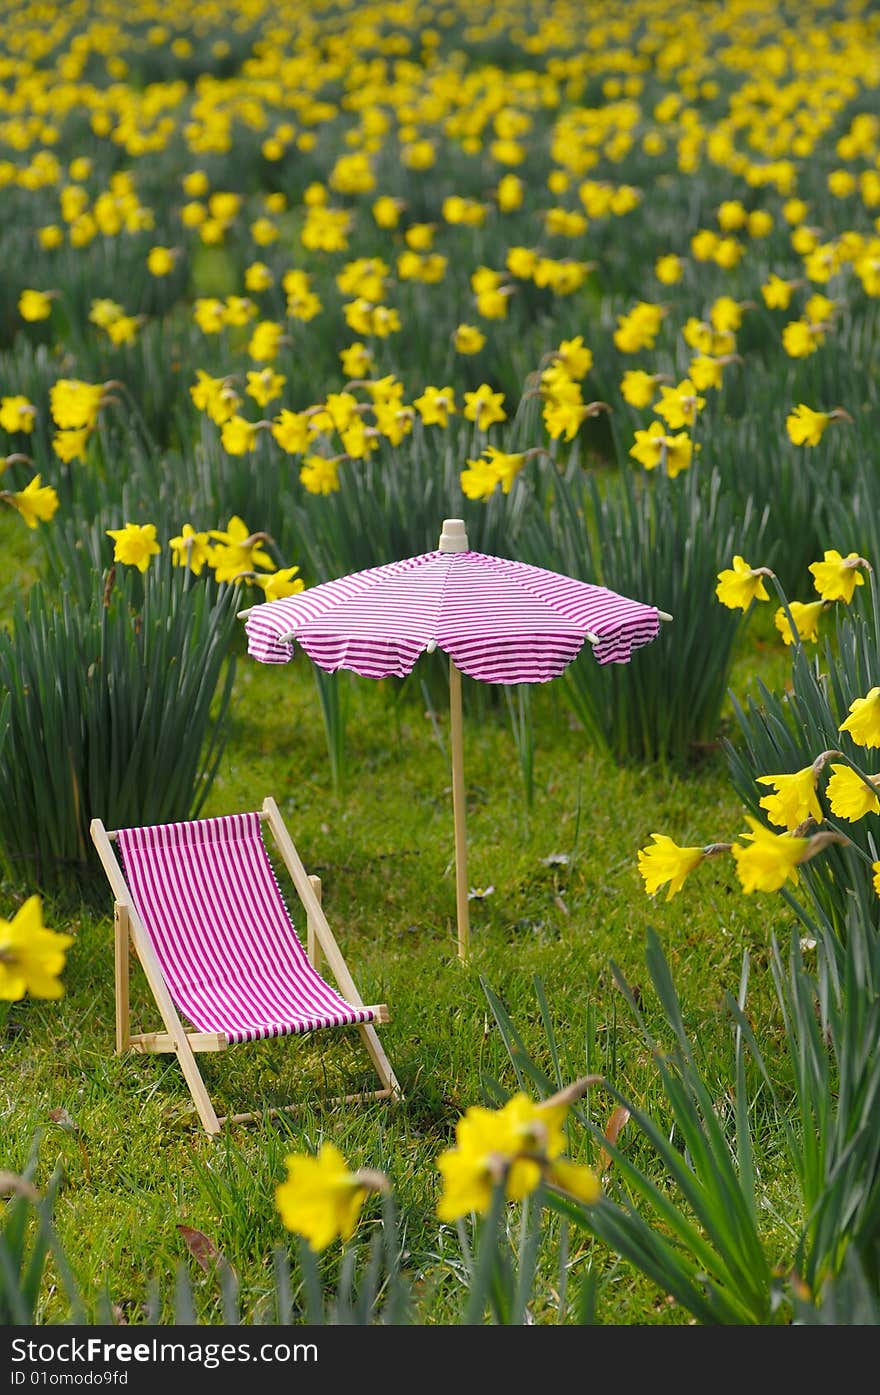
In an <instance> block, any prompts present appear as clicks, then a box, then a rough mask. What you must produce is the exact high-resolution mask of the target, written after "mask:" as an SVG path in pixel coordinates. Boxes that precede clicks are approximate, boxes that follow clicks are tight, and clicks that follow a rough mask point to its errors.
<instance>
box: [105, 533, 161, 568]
mask: <svg viewBox="0 0 880 1395" xmlns="http://www.w3.org/2000/svg"><path fill="white" fill-rule="evenodd" d="M107 536H108V538H112V539H113V541H114V543H115V547H114V549H113V560H114V562H122V563H123V565H124V566H127V567H137V569H138V571H139V572H145V571H146V570H147V567H148V566H149V565H150V559H151V558H152V557H156V556H157V555H158V554H159V553H160V552H161V551H162V549H161V547H160V546H159V544H158V542H157V541H156V525H155V523H144V524H140V523H126V525H125V527H124V528H108V529H107Z"/></svg>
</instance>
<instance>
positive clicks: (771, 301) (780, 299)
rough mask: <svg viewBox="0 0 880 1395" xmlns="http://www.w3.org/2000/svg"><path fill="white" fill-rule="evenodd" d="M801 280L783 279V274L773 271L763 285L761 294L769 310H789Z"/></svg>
mask: <svg viewBox="0 0 880 1395" xmlns="http://www.w3.org/2000/svg"><path fill="white" fill-rule="evenodd" d="M802 284H803V283H802V282H801V281H783V279H782V277H781V276H777V275H776V273H775V272H772V273H771V274H770V276H769V277H768V278H767V280H766V281H765V282H764V284H763V286H762V287H761V295H762V296H763V298H764V304H765V305H766V306H767V309H768V310H787V309H788V307H789V305H790V304H791V298H792V296H793V295H794V292H795V291H796V290H797V288H798V286H800V285H802Z"/></svg>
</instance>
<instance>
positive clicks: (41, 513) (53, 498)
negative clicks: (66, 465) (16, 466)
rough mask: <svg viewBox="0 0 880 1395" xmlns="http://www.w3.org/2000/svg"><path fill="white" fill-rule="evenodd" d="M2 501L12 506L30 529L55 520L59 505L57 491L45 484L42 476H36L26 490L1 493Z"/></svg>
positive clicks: (26, 486)
mask: <svg viewBox="0 0 880 1395" xmlns="http://www.w3.org/2000/svg"><path fill="white" fill-rule="evenodd" d="M0 499H4V500H5V501H6V503H7V504H11V506H12V507H13V508H14V509H15V510H16V511H17V512H18V513H19V514H21V516H22V518H23V519H24V521H25V523H26V524H27V526H28V527H29V528H36V526H37V524H38V523H48V522H49V521H50V520H51V519H52V518H54V516H55V514H56V512H57V510H58V504H59V499H58V494H57V492H56V490H54V489H53V488H52V486H51V485H50V484H43V483H42V477H41V476H40V475H34V477H33V479H32V480H31V481H30V483H29V484H26V485H25V487H24V489H18V490H16V491H14V492H12V491H7V490H4V491H3V492H2V493H0Z"/></svg>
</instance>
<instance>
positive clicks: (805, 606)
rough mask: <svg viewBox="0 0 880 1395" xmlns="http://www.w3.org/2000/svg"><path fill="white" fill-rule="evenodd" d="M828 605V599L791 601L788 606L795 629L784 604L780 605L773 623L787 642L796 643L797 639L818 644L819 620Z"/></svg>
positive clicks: (787, 643)
mask: <svg viewBox="0 0 880 1395" xmlns="http://www.w3.org/2000/svg"><path fill="white" fill-rule="evenodd" d="M827 605H828V602H827V601H806V602H804V601H789V603H788V608H789V610H790V611H791V619H792V621H794V631H792V627H791V623H790V621H789V618H788V616H787V615H786V613H785V608H784V606H780V607H779V609H778V610H777V612H776V614H775V615H774V617H773V623H774V624H775V626H776V628H777V630H778V631H779V633H780V634H781V635H782V638H783V640H784V642H785V644H786V645H789V644H794V642H795V640H799V641H800V642H801V643H810V644H816V643H817V642H818V639H819V620H820V618H821V616H822V613H823V612H824V611H825V609H826V608H827Z"/></svg>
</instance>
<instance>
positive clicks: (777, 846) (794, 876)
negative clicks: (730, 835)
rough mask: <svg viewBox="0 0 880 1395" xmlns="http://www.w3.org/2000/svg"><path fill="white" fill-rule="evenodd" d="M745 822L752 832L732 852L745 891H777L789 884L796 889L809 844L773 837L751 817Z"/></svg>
mask: <svg viewBox="0 0 880 1395" xmlns="http://www.w3.org/2000/svg"><path fill="white" fill-rule="evenodd" d="M746 822H747V823H748V825H749V828H750V830H751V832H749V833H743V834H741V835H740V837H741V838H742V839H743V842H740V843H734V845H733V847H732V849H731V851H732V853H733V856H734V858H735V860H736V872H737V876H738V877H739V880H740V884H741V885H742V889H743V891H745V892H746V893H750V892H753V891H778V890H779V889H780V887H782V886H784V885H785V883H786V882H787V881H791V882H793V883H794V884H795V885H796V884H797V880H798V873H797V868H798V865H799V864H800V863H801V862H803V861H804V860H805V855H806V853H807V852H808V850H809V847H810V840H809V839H808V838H794V837H792V835H791V834H790V833H772V832H771V831H770V829H769V828H765V827H764V825H763V824H762V823H759V822H758V820H757V819H754V818H751V817H750V816H748V815H747V816H746Z"/></svg>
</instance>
